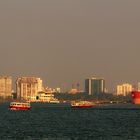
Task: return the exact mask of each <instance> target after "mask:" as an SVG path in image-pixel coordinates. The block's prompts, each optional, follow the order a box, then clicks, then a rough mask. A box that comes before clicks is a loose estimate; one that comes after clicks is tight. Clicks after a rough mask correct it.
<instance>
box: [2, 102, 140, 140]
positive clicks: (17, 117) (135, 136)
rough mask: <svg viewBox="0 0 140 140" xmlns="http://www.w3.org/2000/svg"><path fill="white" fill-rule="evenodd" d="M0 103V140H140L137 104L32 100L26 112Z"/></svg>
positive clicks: (138, 107)
mask: <svg viewBox="0 0 140 140" xmlns="http://www.w3.org/2000/svg"><path fill="white" fill-rule="evenodd" d="M8 106H9V103H1V104H0V140H140V105H133V104H113V105H110V104H109V105H101V106H95V107H93V108H89V109H74V108H71V107H70V106H67V105H61V106H59V105H48V104H45V103H32V104H31V106H32V109H31V110H28V111H12V110H9V108H8Z"/></svg>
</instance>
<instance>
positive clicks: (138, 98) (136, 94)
mask: <svg viewBox="0 0 140 140" xmlns="http://www.w3.org/2000/svg"><path fill="white" fill-rule="evenodd" d="M132 103H133V104H140V91H133V92H132Z"/></svg>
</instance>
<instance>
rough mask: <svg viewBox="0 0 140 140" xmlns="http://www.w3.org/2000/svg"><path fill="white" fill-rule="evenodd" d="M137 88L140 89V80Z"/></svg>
mask: <svg viewBox="0 0 140 140" xmlns="http://www.w3.org/2000/svg"><path fill="white" fill-rule="evenodd" d="M137 89H138V91H140V82H138V88H137Z"/></svg>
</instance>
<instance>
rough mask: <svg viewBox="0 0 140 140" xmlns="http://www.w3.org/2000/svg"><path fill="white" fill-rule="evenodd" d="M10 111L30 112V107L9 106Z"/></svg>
mask: <svg viewBox="0 0 140 140" xmlns="http://www.w3.org/2000/svg"><path fill="white" fill-rule="evenodd" d="M9 108H10V110H30V109H31V107H17V106H10V107H9Z"/></svg>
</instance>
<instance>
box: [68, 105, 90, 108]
mask: <svg viewBox="0 0 140 140" xmlns="http://www.w3.org/2000/svg"><path fill="white" fill-rule="evenodd" d="M71 107H72V108H92V107H93V106H84V105H83V106H82V105H81V106H71Z"/></svg>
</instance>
